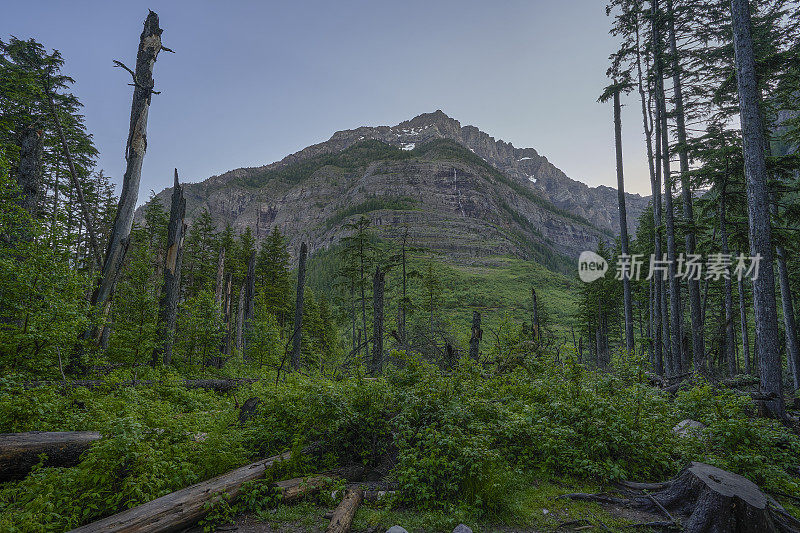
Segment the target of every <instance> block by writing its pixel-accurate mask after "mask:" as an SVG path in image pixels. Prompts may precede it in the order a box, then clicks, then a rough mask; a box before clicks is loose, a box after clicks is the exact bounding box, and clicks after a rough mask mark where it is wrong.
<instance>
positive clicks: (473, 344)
mask: <svg viewBox="0 0 800 533" xmlns="http://www.w3.org/2000/svg"><path fill="white" fill-rule="evenodd" d="M482 337H483V330H482V329H481V314H480V313H479V312H478V311H473V312H472V336H471V337H470V339H469V357H470V359H472V360H473V361H477V360H478V353H479V352H480V347H481V338H482Z"/></svg>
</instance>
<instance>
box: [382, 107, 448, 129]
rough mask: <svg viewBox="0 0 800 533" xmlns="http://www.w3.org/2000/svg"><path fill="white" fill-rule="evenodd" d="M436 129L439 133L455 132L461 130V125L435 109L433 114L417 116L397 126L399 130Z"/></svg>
mask: <svg viewBox="0 0 800 533" xmlns="http://www.w3.org/2000/svg"><path fill="white" fill-rule="evenodd" d="M434 126H435V127H436V128H438V129H439V131H440V132H441V133H445V132H455V131H458V130H460V129H461V123H460V122H459V121H457V120H456V119H454V118H451V117H449V116H447V114H445V112H444V111H442V110H441V109H437V110H436V111H434V112H433V113H422V114H421V115H417V116H416V117H414V118H412V119H411V120H406V121H405V122H401V123H400V124H398V125H397V127H399V128H417V129H424V128H426V127H434Z"/></svg>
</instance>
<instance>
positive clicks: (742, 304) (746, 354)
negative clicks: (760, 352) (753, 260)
mask: <svg viewBox="0 0 800 533" xmlns="http://www.w3.org/2000/svg"><path fill="white" fill-rule="evenodd" d="M737 283H738V289H739V327H740V328H741V332H742V335H741V336H742V357H743V358H744V373H745V374H748V375H750V374H751V373H752V369H751V368H750V335H749V333H748V331H747V302H746V300H745V297H746V294H745V292H744V280H743V279H742V277H741V276H740V277H739V279H738V281H737Z"/></svg>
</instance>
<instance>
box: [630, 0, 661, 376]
mask: <svg viewBox="0 0 800 533" xmlns="http://www.w3.org/2000/svg"><path fill="white" fill-rule="evenodd" d="M635 31H636V74H637V85H638V89H639V99H640V100H641V105H642V125H643V128H644V135H645V145H646V147H647V164H648V170H649V171H650V187H651V190H652V198H653V199H652V208H653V227H654V234H655V238H654V243H653V245H654V254H655V256H656V257H657V258H661V178H660V174H658V173H657V171H656V167H657V163H656V162H655V160H654V157H653V139H652V135H653V129H652V126H651V120H650V119H651V114H650V109H651V106H650V105H649V102H648V98H647V95H646V92H645V88H644V74H643V72H642V54H641V46H640V34H639V15H638V14H637V16H636V26H635ZM652 283H653V291H652V299H653V302H652V304H651V307H650V309H651V314H652V318H651V322H652V330H651V338H652V341H651V345H652V349H653V370H655V372H656V374H657V375H659V376H663V375H664V354H663V350H662V342H661V294H662V291H663V289H662V282H661V279H660V278H659V277H657V276H656V277H655V278H654V279H653V282H652Z"/></svg>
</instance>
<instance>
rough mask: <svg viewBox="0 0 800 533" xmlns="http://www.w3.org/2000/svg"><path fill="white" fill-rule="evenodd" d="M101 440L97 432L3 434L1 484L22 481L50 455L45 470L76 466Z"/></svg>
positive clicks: (0, 454)
mask: <svg viewBox="0 0 800 533" xmlns="http://www.w3.org/2000/svg"><path fill="white" fill-rule="evenodd" d="M98 440H100V433H98V432H96V431H30V432H26V433H2V434H0V482H4V481H12V480H17V479H22V478H24V477H25V476H27V475H28V472H30V471H31V469H32V468H33V467H34V466H35V465H37V464H39V455H40V454H46V455H47V459H46V460H45V461H44V465H45V466H75V465H76V464H78V462H79V461H80V457H81V455H82V454H83V452H85V451H87V450H88V449H89V446H91V444H92V443H93V442H95V441H98Z"/></svg>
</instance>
